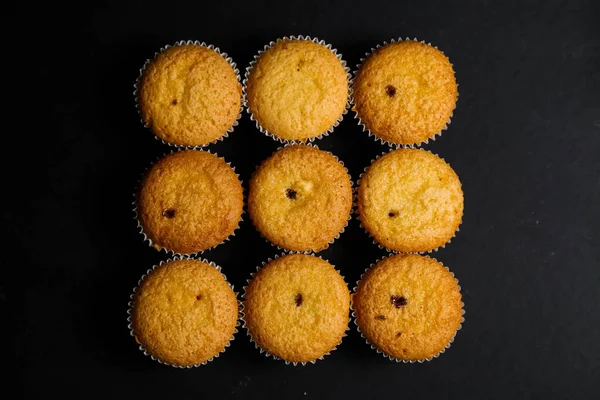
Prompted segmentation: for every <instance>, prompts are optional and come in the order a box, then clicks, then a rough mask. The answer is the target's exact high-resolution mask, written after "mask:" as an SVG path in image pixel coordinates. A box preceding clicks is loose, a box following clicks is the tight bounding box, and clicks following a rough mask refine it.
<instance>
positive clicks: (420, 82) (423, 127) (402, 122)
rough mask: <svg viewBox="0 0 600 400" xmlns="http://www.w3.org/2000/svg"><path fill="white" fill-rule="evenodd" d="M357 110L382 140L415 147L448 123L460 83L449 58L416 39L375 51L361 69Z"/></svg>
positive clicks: (355, 88) (356, 87) (357, 81)
mask: <svg viewBox="0 0 600 400" xmlns="http://www.w3.org/2000/svg"><path fill="white" fill-rule="evenodd" d="M353 92H354V94H353V97H354V100H353V102H354V108H353V109H354V111H355V112H356V114H357V117H358V118H359V119H360V121H361V123H362V124H363V125H364V127H365V128H366V129H367V130H368V131H370V132H371V133H372V134H374V135H376V136H377V137H378V138H380V139H382V140H383V141H386V142H389V143H392V144H399V145H411V144H420V143H422V142H426V141H427V140H428V139H430V138H433V137H434V136H435V135H436V134H438V133H441V131H442V130H443V129H444V128H445V127H446V124H447V123H449V121H450V117H451V116H452V112H453V111H454V108H455V107H456V100H457V97H458V85H457V84H456V79H455V77H454V70H453V68H452V64H450V61H449V60H448V57H446V56H445V55H444V53H442V52H441V51H439V50H438V49H437V48H435V47H432V46H430V45H428V44H424V43H421V42H418V41H415V40H405V41H400V42H392V43H389V44H386V45H384V46H382V47H379V48H378V49H377V50H375V51H374V52H373V53H372V54H370V55H369V56H368V57H367V58H366V60H365V61H364V62H363V64H362V65H361V66H360V68H359V70H358V72H357V73H356V78H355V80H354V85H353Z"/></svg>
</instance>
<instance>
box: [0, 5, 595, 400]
mask: <svg viewBox="0 0 600 400" xmlns="http://www.w3.org/2000/svg"><path fill="white" fill-rule="evenodd" d="M48 4H49V5H48V6H43V7H42V8H38V7H33V6H32V5H29V3H27V7H28V8H29V9H27V10H25V9H22V10H18V11H17V10H13V11H12V12H8V11H7V12H8V15H7V14H4V16H5V20H6V23H7V24H14V25H16V26H18V29H17V30H14V31H12V32H11V36H9V37H5V42H9V43H5V46H6V47H5V57H6V58H5V59H4V60H5V65H6V64H11V65H12V67H13V68H14V69H15V71H12V72H11V73H10V74H4V81H5V84H8V85H9V87H12V88H14V89H16V90H15V92H14V93H15V95H14V96H15V97H12V96H13V95H12V94H10V95H9V96H5V99H4V100H5V101H9V102H10V103H11V104H12V106H13V107H14V109H15V110H14V111H9V112H7V109H5V112H4V113H3V115H4V118H3V121H4V125H3V128H4V129H3V130H4V131H3V137H4V141H3V143H4V145H3V150H4V152H3V153H4V157H3V159H2V164H3V165H2V171H3V194H4V195H3V196H2V197H3V207H2V223H1V225H2V229H3V231H4V234H5V235H4V236H5V238H8V241H7V240H6V239H5V241H4V245H5V246H6V247H5V248H4V249H5V252H4V260H5V262H4V263H3V264H4V265H3V271H2V275H1V276H2V277H1V278H0V312H1V313H2V315H7V318H5V317H4V316H3V317H2V320H3V323H2V325H3V331H5V333H9V334H10V337H11V340H10V342H9V344H10V348H11V351H12V353H14V354H13V355H15V356H16V357H17V359H16V364H15V367H16V370H17V371H18V375H19V378H20V379H19V381H18V382H17V383H18V384H19V390H20V391H21V392H22V393H23V394H24V395H25V396H26V397H28V398H42V397H44V398H46V397H48V396H50V395H51V394H53V393H59V394H63V395H67V394H75V395H76V396H77V397H80V398H107V397H110V396H117V395H122V396H123V397H127V398H174V399H177V398H181V399H183V398H203V397H207V398H208V397H210V398H222V397H236V398H268V397H280V396H284V395H285V396H287V397H289V398H304V395H306V397H312V398H327V397H339V398H376V397H377V398H383V399H388V398H405V399H418V398H477V399H484V398H485V399H491V398H495V399H496V398H497V399H506V398H561V399H562V398H564V399H567V398H568V399H584V398H592V397H595V395H597V392H598V389H600V383H599V382H600V340H599V339H600V290H599V289H600V257H599V256H600V250H599V246H598V242H599V239H600V238H599V231H600V218H599V208H598V206H599V204H600V181H599V176H600V161H599V157H600V156H599V152H600V74H599V72H598V71H599V67H600V22H599V21H600V5H599V4H598V3H597V2H596V3H595V4H592V2H591V1H574V2H558V1H544V2H542V1H540V2H535V3H532V4H529V5H524V4H520V3H517V2H514V3H513V2H488V1H481V2H470V3H464V4H461V5H452V4H450V2H445V1H440V2H438V3H436V4H434V3H428V2H425V1H422V2H418V3H417V4H409V3H408V2H393V1H389V2H377V1H363V2H358V1H357V2H355V3H354V4H352V3H351V2H330V1H320V2H314V3H312V4H305V5H302V4H301V3H300V2H293V3H287V2H281V3H275V2H265V3H264V4H255V5H252V4H251V2H238V3H236V4H233V3H230V2H224V3H223V4H220V2H218V1H214V2H210V3H208V4H203V3H202V2H200V1H196V2H190V3H188V4H187V5H183V4H179V3H176V2H173V1H170V2H156V3H155V5H150V4H149V3H148V2H138V3H137V4H130V5H125V4H123V3H121V2H114V3H113V4H110V5H109V4H107V5H103V6H91V5H90V6H85V4H86V3H85V2H83V3H81V5H78V6H74V7H68V8H67V7H65V8H61V7H60V6H57V5H56V4H54V3H48ZM84 7H85V8H84ZM21 32H27V33H28V34H29V35H30V36H27V35H28V34H27V33H23V34H22V33H21ZM293 34H309V35H313V36H317V37H319V38H322V39H324V40H326V41H328V42H330V43H332V44H333V45H334V47H337V49H339V51H340V52H341V53H342V54H343V56H344V58H345V59H346V60H347V61H348V63H349V65H351V66H355V65H356V64H357V63H358V61H359V59H360V58H361V56H362V55H363V54H364V52H366V51H368V50H369V49H370V48H371V47H373V46H375V45H377V44H378V43H381V42H382V41H384V40H389V39H390V38H396V37H400V36H401V37H406V36H410V37H417V38H419V39H424V40H427V41H431V42H432V43H433V44H435V45H437V46H439V47H440V48H441V49H442V50H443V51H444V52H445V53H446V54H447V55H448V56H449V57H450V60H451V61H452V62H453V63H454V66H455V69H456V76H457V79H458V82H459V83H460V99H459V101H458V108H457V110H456V111H455V117H454V119H453V122H452V125H451V126H450V129H449V130H448V131H447V132H446V133H445V134H444V135H443V136H442V137H441V138H439V139H438V140H437V141H435V142H434V143H431V144H429V145H427V146H426V148H428V149H431V150H432V151H433V152H435V153H438V154H440V155H441V156H442V157H444V158H445V159H446V160H447V161H448V162H449V163H450V164H451V165H452V166H453V167H454V169H455V170H456V171H457V173H458V175H459V176H460V178H461V181H462V183H463V186H464V192H465V199H466V201H465V217H464V222H463V225H462V226H461V230H460V232H459V233H458V235H457V237H456V239H454V240H452V243H451V244H450V245H448V246H447V248H445V249H442V250H441V251H439V252H438V253H437V254H435V256H436V257H438V258H439V259H440V260H441V261H443V262H444V263H445V264H446V265H448V266H449V267H450V268H451V270H452V271H454V272H455V273H456V276H457V277H458V278H459V280H460V283H461V285H462V288H463V295H464V301H465V303H466V311H467V313H466V323H465V325H464V327H463V330H462V331H460V332H459V334H458V336H457V338H456V341H455V343H454V345H453V346H452V348H451V349H450V350H449V351H447V352H446V354H443V355H442V356H441V357H440V358H439V359H437V360H434V361H432V362H429V363H426V364H417V365H404V364H395V363H393V362H390V361H389V360H387V359H384V358H383V357H381V356H380V355H378V354H376V353H375V352H374V351H372V350H371V349H370V348H369V347H368V346H367V345H366V344H365V343H364V341H363V340H362V339H361V338H360V336H359V335H358V333H357V332H356V330H355V329H354V328H353V329H352V330H351V332H350V333H349V336H348V337H347V338H345V340H344V342H343V343H342V345H341V347H340V349H339V350H338V351H336V352H334V353H333V354H332V355H331V356H329V357H327V358H326V359H325V360H324V361H321V362H318V363H317V364H316V365H309V366H307V367H292V366H286V365H284V364H283V363H282V362H277V361H274V360H272V359H267V358H265V357H263V356H262V355H260V354H259V352H258V351H256V350H255V349H254V347H253V345H252V344H251V343H250V342H249V341H248V339H247V337H246V336H245V331H241V332H240V333H239V334H238V335H237V337H236V340H235V341H234V342H233V344H232V346H231V348H230V349H229V350H227V351H226V352H225V354H224V355H223V356H222V357H220V358H219V359H217V360H216V361H214V362H212V363H210V364H209V365H207V366H205V367H202V368H197V369H192V370H179V369H173V368H169V367H165V366H162V365H159V364H158V363H155V362H153V361H151V360H150V359H149V358H148V357H145V356H144V355H143V354H142V353H141V352H140V351H139V350H138V349H137V346H136V345H135V344H134V342H133V339H132V338H131V337H130V336H129V332H128V329H127V323H126V309H127V302H128V300H129V294H130V292H131V289H132V287H133V286H134V285H136V282H137V280H138V278H139V277H140V276H141V275H142V274H143V273H144V272H145V271H146V270H147V269H148V268H149V267H151V266H152V265H153V264H155V263H158V262H159V261H160V260H162V259H165V258H166V257H165V255H164V254H159V253H158V252H156V251H155V250H153V249H150V248H149V247H148V246H147V245H146V244H145V243H143V242H142V238H141V236H140V235H139V234H138V233H137V230H136V228H135V223H134V221H133V219H132V211H131V201H132V192H133V188H134V185H135V184H136V181H137V179H138V178H139V176H140V174H141V173H142V171H143V170H144V169H145V168H146V167H147V166H148V165H149V164H150V163H151V162H153V161H154V160H156V158H157V157H158V156H160V155H161V154H163V153H164V152H167V151H169V148H168V147H166V146H164V145H162V144H161V143H159V142H158V141H156V140H154V138H153V136H152V135H151V133H150V132H149V131H148V130H146V129H144V128H143V127H142V125H141V123H140V121H139V118H138V116H137V114H136V110H135V108H134V103H133V96H132V90H133V88H132V85H133V82H134V81H135V79H136V77H137V75H138V69H139V68H140V67H141V65H142V64H143V63H144V61H145V59H146V58H148V57H151V56H152V55H153V54H154V52H155V51H156V50H158V49H159V48H160V47H161V46H164V45H166V44H170V43H173V42H175V41H177V40H181V39H197V40H201V41H206V42H208V43H212V44H215V45H217V46H219V47H220V48H221V49H222V50H224V51H226V52H228V53H229V54H230V55H231V56H232V57H233V59H234V60H235V61H236V62H237V63H238V65H239V66H240V67H241V69H245V67H246V65H247V64H248V62H249V61H250V60H251V59H252V56H253V55H254V54H255V53H256V51H257V50H258V49H259V48H262V46H263V45H264V44H266V43H267V42H269V41H270V40H274V39H276V38H277V37H281V36H283V35H293ZM9 59H10V60H11V61H10V62H9V61H8V60H9ZM20 74H22V75H20ZM19 76H24V78H18V77H19ZM11 108H12V107H11ZM7 121H12V122H13V123H14V125H12V126H11V125H8V126H7ZM6 139H8V141H7V140H6ZM318 144H319V146H321V147H322V148H324V149H327V150H331V151H332V152H333V153H335V154H336V155H338V156H339V157H340V158H341V159H342V160H343V161H344V162H345V163H346V165H347V166H348V168H349V170H350V173H351V174H352V176H353V177H354V178H356V177H357V176H358V175H359V173H360V172H361V171H362V170H363V168H364V167H365V166H367V165H368V164H369V162H370V160H371V159H372V158H374V157H375V156H376V155H378V154H380V153H381V152H382V151H383V150H384V147H383V146H381V145H380V144H379V143H375V142H374V141H373V140H372V139H371V138H369V137H367V135H366V134H364V133H362V132H361V130H360V129H359V128H358V126H357V124H356V122H355V120H353V119H352V117H346V118H345V120H344V121H343V123H342V124H341V125H340V127H339V128H338V129H337V130H336V131H335V132H334V134H333V135H331V136H330V137H327V138H325V139H323V140H321V141H319V142H318ZM276 148H277V144H276V143H275V142H274V141H272V140H271V139H269V138H267V137H265V136H262V135H261V134H260V133H259V132H258V131H257V130H256V129H255V127H254V125H253V124H252V123H251V122H250V121H249V118H248V117H247V115H245V114H244V117H243V119H242V121H241V124H240V126H239V127H238V128H237V129H236V130H235V132H234V133H233V134H232V135H231V136H230V137H229V138H228V139H226V140H225V141H224V142H221V143H219V144H217V145H213V146H210V149H211V150H214V151H216V152H218V153H219V154H220V155H223V156H225V157H226V159H227V160H229V161H231V162H232V164H233V165H235V166H236V167H237V170H238V171H239V172H240V174H241V177H242V178H243V180H244V182H245V185H246V187H247V181H248V178H249V176H250V173H251V172H252V171H253V170H254V167H255V166H256V165H257V164H258V163H259V162H260V161H261V160H262V159H264V158H265V157H266V156H267V155H269V154H270V153H271V152H272V151H273V150H275V149H276ZM274 254H276V250H275V248H273V247H271V246H269V245H268V244H266V243H265V242H264V241H263V240H262V239H261V238H260V237H259V235H258V234H257V233H256V231H255V230H254V228H253V227H252V225H251V223H250V222H249V221H248V220H246V221H244V222H243V224H242V228H241V230H240V231H239V233H238V235H237V236H236V237H235V238H234V239H233V240H232V241H231V242H228V243H227V244H225V245H222V246H219V247H218V248H216V249H214V250H211V251H209V252H207V253H205V254H204V256H205V257H206V258H208V259H210V260H213V261H215V262H217V263H218V264H220V265H222V266H223V270H224V272H225V273H226V275H227V276H228V278H229V279H230V281H231V282H232V283H233V284H234V285H235V286H236V288H238V289H240V288H241V287H242V286H243V284H244V283H245V280H246V279H247V278H248V277H249V274H250V272H251V271H253V270H254V268H255V266H256V265H258V264H259V263H260V262H261V261H263V260H266V259H267V258H268V257H272V256H273V255H274ZM322 255H323V256H324V257H326V258H328V259H329V260H330V261H331V262H332V263H334V264H335V265H336V266H338V267H339V268H340V269H341V271H342V272H343V274H344V275H345V277H346V280H347V282H348V283H349V284H350V285H351V286H353V285H354V282H356V280H357V279H358V278H359V276H360V274H361V272H362V271H363V270H364V269H365V268H366V267H367V266H368V265H369V264H370V263H371V262H373V261H375V260H376V259H377V258H379V257H381V256H382V255H384V252H383V251H382V250H379V249H378V248H377V247H376V246H374V245H373V244H372V243H371V241H370V240H369V238H368V237H367V235H366V234H365V233H364V232H363V231H362V230H361V229H360V227H359V224H358V222H357V221H356V220H353V221H352V222H351V223H350V226H349V228H348V229H347V231H346V233H344V234H343V235H342V236H341V238H340V239H339V240H338V241H337V242H336V243H335V244H334V245H333V246H332V247H331V248H330V249H329V250H327V251H325V252H323V253H322ZM6 363H7V361H5V364H6ZM142 396H143V397H142ZM199 396H200V397H199Z"/></svg>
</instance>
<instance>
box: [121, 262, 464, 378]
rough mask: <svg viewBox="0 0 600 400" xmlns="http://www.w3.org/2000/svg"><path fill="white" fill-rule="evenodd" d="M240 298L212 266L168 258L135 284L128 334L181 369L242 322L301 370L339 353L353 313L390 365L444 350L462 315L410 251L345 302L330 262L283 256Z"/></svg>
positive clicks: (441, 272) (452, 287) (439, 280)
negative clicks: (129, 332)
mask: <svg viewBox="0 0 600 400" xmlns="http://www.w3.org/2000/svg"><path fill="white" fill-rule="evenodd" d="M398 288H401V289H398ZM243 298H244V300H243V304H242V306H241V307H238V301H237V294H236V293H235V292H234V291H233V287H232V286H231V285H230V284H229V283H228V282H227V279H226V277H225V275H223V274H222V272H221V268H220V267H217V266H216V265H214V264H213V263H210V262H208V261H206V260H200V259H194V258H185V257H175V258H174V259H171V260H169V261H167V262H165V263H161V264H160V265H159V266H157V267H155V268H153V269H152V270H150V271H148V274H147V275H145V276H144V277H142V279H141V280H140V282H139V286H138V287H137V288H136V289H135V291H134V295H132V301H131V302H130V310H129V314H130V318H129V321H130V325H129V327H130V329H131V334H132V335H133V336H134V337H135V339H136V341H137V343H138V344H139V345H140V349H141V350H142V351H144V353H146V354H147V355H150V356H151V357H152V358H153V359H155V360H158V361H159V362H161V363H164V364H167V365H171V366H175V367H188V368H189V367H193V366H199V365H203V364H206V363H207V362H210V361H212V360H213V359H214V358H215V357H218V356H219V355H220V354H221V353H222V352H223V351H225V349H226V348H227V347H228V346H229V344H230V342H231V340H233V338H234V335H235V334H236V333H237V332H238V330H237V327H238V326H239V321H240V319H241V320H242V321H243V324H244V327H245V328H246V329H247V334H248V336H249V337H250V340H251V341H252V342H253V343H254V344H255V346H256V347H257V348H258V349H259V350H260V351H261V353H265V354H266V355H267V356H270V357H273V358H275V359H282V360H284V361H285V362H286V363H293V364H294V365H297V364H298V363H300V364H303V365H304V364H306V363H309V362H310V363H314V362H316V361H317V360H320V359H323V357H324V356H326V355H328V354H329V353H330V352H332V351H333V350H335V349H336V348H337V346H339V344H340V343H341V342H342V338H343V337H345V336H346V331H347V330H348V324H349V322H350V319H349V311H350V309H352V310H353V316H354V321H355V323H356V325H357V328H358V330H359V331H360V332H361V333H362V335H363V337H365V339H366V340H367V343H369V344H371V346H372V347H373V348H374V349H375V350H377V351H378V352H380V353H383V354H384V355H385V356H387V357H389V358H390V359H392V360H396V361H403V362H423V361H426V360H431V359H432V358H434V357H437V356H439V355H440V354H441V353H443V352H444V351H445V350H446V349H447V348H448V347H449V346H450V344H451V343H452V341H453V340H454V337H455V335H456V332H457V331H458V330H459V329H460V328H461V323H462V322H463V313H464V312H463V303H462V301H461V294H460V286H458V281H457V280H456V279H455V278H454V275H453V274H452V273H451V272H449V270H448V269H447V268H446V267H444V266H443V265H442V264H441V263H439V262H438V261H436V260H435V259H432V258H430V257H426V256H422V255H417V254H396V255H392V256H390V257H387V258H384V259H383V260H381V261H379V262H377V263H376V265H372V266H371V267H370V268H368V269H367V271H366V272H365V274H364V275H363V276H362V277H361V279H360V281H359V282H358V283H357V286H356V288H355V289H354V293H353V294H352V297H351V295H350V292H349V290H348V287H347V285H346V282H345V281H344V278H343V277H342V276H341V274H340V273H339V272H338V271H337V270H336V269H335V268H334V266H332V265H331V264H330V263H329V262H328V261H326V260H323V259H322V258H319V257H316V256H313V255H308V254H300V253H291V254H286V253H284V254H283V255H281V256H279V257H276V258H275V259H274V260H269V261H268V262H266V263H263V266H262V267H259V268H258V269H257V272H256V273H254V274H252V276H251V279H249V280H248V286H247V287H245V288H244V294H243ZM240 308H241V309H242V310H241V311H240Z"/></svg>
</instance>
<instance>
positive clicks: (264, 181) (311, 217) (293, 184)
mask: <svg viewBox="0 0 600 400" xmlns="http://www.w3.org/2000/svg"><path fill="white" fill-rule="evenodd" d="M248 211H249V213H250V217H251V218H252V222H253V223H254V225H255V226H256V228H257V229H258V231H259V232H260V233H261V234H262V235H263V236H264V237H265V238H266V239H267V240H269V241H270V242H271V243H273V244H274V245H276V246H279V247H282V248H284V249H287V250H294V251H309V250H312V251H320V250H323V249H325V248H327V247H328V246H329V243H331V242H332V241H333V240H334V239H335V238H336V237H337V236H339V233H340V232H341V231H343V230H344V228H345V226H346V225H347V223H348V219H349V217H350V212H351V211H352V182H351V181H350V176H349V175H348V172H347V171H346V169H345V168H344V166H343V164H342V163H341V162H339V161H338V160H337V158H335V157H334V156H333V155H331V154H330V153H328V152H326V151H322V150H319V149H317V148H315V147H312V146H305V145H293V146H287V147H284V148H283V149H281V150H279V151H277V152H276V153H275V154H273V155H272V156H271V157H270V158H268V159H267V160H265V161H264V162H263V163H262V164H261V165H260V166H259V167H258V169H257V170H256V172H255V173H254V175H253V177H252V179H251V180H250V192H249V195H248Z"/></svg>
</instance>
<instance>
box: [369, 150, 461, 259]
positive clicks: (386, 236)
mask: <svg viewBox="0 0 600 400" xmlns="http://www.w3.org/2000/svg"><path fill="white" fill-rule="evenodd" d="M357 200H358V213H359V219H360V221H361V222H362V224H363V226H364V227H365V229H366V230H367V231H368V232H369V234H370V235H371V236H373V238H374V239H375V240H376V241H377V242H378V243H380V244H381V245H382V246H384V247H386V248H388V249H390V250H394V251H401V252H422V251H429V250H433V249H435V248H437V247H439V246H441V245H443V244H444V243H446V242H448V241H449V240H450V239H452V237H453V236H454V234H455V232H456V230H457V229H458V226H459V225H460V223H461V221H462V215H463V204H464V199H463V192H462V188H461V183H460V180H459V179H458V176H457V175H456V173H455V172H454V170H453V169H452V168H451V167H450V165H448V164H446V162H445V161H444V160H442V159H441V158H439V157H438V156H436V155H435V154H432V153H430V152H429V151H426V150H420V149H398V150H394V151H391V152H389V153H387V154H385V155H384V156H382V157H381V158H379V159H378V160H376V161H375V162H374V163H373V164H372V165H371V166H370V167H369V168H368V169H367V172H366V173H365V174H364V175H363V177H362V178H361V181H360V183H359V187H358V196H357Z"/></svg>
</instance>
